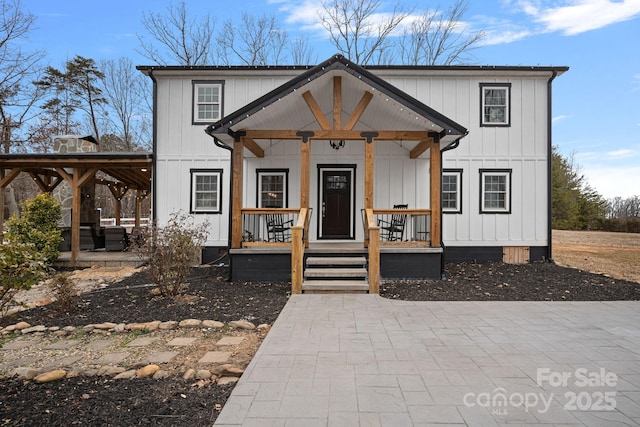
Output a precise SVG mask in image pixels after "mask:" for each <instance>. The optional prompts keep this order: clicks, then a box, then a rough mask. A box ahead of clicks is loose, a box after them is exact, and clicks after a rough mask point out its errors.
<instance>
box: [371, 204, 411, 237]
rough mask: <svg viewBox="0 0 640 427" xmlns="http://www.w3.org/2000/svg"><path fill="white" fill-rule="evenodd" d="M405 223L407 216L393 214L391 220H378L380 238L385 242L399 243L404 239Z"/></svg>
mask: <svg viewBox="0 0 640 427" xmlns="http://www.w3.org/2000/svg"><path fill="white" fill-rule="evenodd" d="M408 207H409V205H393V209H407V208H408ZM406 223H407V214H401V213H394V214H392V215H391V220H390V221H386V220H384V219H379V220H378V226H379V227H380V230H381V232H380V237H381V238H382V240H384V241H387V242H401V241H402V239H403V237H404V226H405V224H406Z"/></svg>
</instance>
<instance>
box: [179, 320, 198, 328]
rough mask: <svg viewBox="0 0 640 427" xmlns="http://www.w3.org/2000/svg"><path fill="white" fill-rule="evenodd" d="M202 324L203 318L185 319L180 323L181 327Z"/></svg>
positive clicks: (195, 326) (196, 326) (192, 326)
mask: <svg viewBox="0 0 640 427" xmlns="http://www.w3.org/2000/svg"><path fill="white" fill-rule="evenodd" d="M200 325H202V320H198V319H185V320H183V321H182V322H180V323H178V326H179V327H181V328H199V327H200Z"/></svg>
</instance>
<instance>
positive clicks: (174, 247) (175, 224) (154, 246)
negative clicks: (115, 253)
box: [134, 212, 209, 297]
mask: <svg viewBox="0 0 640 427" xmlns="http://www.w3.org/2000/svg"><path fill="white" fill-rule="evenodd" d="M208 226H209V224H208V221H206V220H205V221H204V223H202V224H196V222H195V219H194V218H193V216H191V215H187V214H185V213H184V212H177V213H173V214H171V216H170V218H169V221H168V222H167V225H166V226H164V227H159V226H158V225H157V224H152V225H150V226H149V227H147V228H145V229H143V231H142V232H141V235H140V236H139V238H137V239H136V241H135V242H134V249H136V250H137V251H138V253H139V254H140V257H141V258H142V259H143V260H148V263H149V266H148V274H149V277H150V279H151V280H152V281H153V282H154V283H155V284H156V285H157V286H158V289H159V290H160V293H161V294H162V295H163V296H165V297H175V296H177V295H178V294H180V293H181V292H182V291H183V289H184V285H185V284H186V281H187V278H188V277H189V270H190V269H191V266H192V265H194V264H196V263H198V262H199V260H200V256H201V253H202V246H203V245H204V242H205V240H206V237H207V234H208V233H207V227H208Z"/></svg>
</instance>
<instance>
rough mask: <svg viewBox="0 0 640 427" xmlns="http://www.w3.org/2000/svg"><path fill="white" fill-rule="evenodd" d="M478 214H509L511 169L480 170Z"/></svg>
mask: <svg viewBox="0 0 640 427" xmlns="http://www.w3.org/2000/svg"><path fill="white" fill-rule="evenodd" d="M480 213H511V169H480Z"/></svg>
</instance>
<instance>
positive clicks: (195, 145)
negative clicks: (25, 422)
mask: <svg viewBox="0 0 640 427" xmlns="http://www.w3.org/2000/svg"><path fill="white" fill-rule="evenodd" d="M298 72H299V71H298V70H290V71H287V72H282V71H278V72H270V71H269V70H265V71H264V73H263V74H262V75H256V74H255V73H252V72H250V71H245V72H233V73H231V74H227V73H228V72H227V73H225V71H224V70H214V71H207V72H206V73H205V72H204V71H199V72H197V73H189V72H182V74H181V75H180V73H177V74H176V75H175V76H158V77H157V79H158V98H157V123H156V125H157V152H156V153H157V154H156V187H155V189H154V190H155V194H156V209H157V212H156V217H157V218H158V219H159V220H160V221H163V220H165V219H166V218H168V215H169V214H170V213H171V212H173V211H175V210H178V209H182V210H188V209H189V202H190V178H191V177H190V173H189V171H190V170H191V169H222V170H223V182H222V184H223V186H222V192H223V201H222V214H219V215H212V214H209V215H207V217H208V218H209V221H210V223H211V226H210V234H209V240H208V241H207V245H208V246H225V245H226V244H227V242H228V203H229V191H230V187H229V183H230V177H231V171H230V170H229V166H230V160H229V152H228V151H226V150H224V149H221V148H219V147H217V146H216V145H215V144H214V142H213V140H212V138H211V137H210V136H208V135H206V134H205V133H204V128H205V125H193V124H192V114H193V112H192V109H193V99H192V81H193V80H222V81H224V108H223V114H224V115H227V114H230V113H231V112H233V111H235V110H237V109H239V108H242V107H243V106H245V105H246V104H248V103H250V102H252V101H254V100H255V99H256V98H258V97H260V96H261V95H263V94H265V93H267V92H269V91H270V90H272V89H274V88H276V87H278V86H279V85H281V84H283V83H285V82H287V81H289V80H290V79H291V78H293V77H294V76H295V75H297V73H298ZM374 72H375V73H376V74H377V75H379V76H380V77H382V78H384V79H385V80H387V81H388V82H389V83H390V84H392V85H394V86H396V87H398V88H399V89H400V90H403V91H404V92H406V93H407V94H409V95H410V96H413V97H415V98H417V99H418V100H420V101H421V102H423V103H424V104H426V105H428V106H429V107H431V108H433V109H434V110H436V111H438V112H439V113H441V114H444V115H445V116H447V117H449V118H451V119H452V120H454V121H456V122H457V123H460V124H461V125H462V126H464V127H466V128H467V129H469V134H468V135H467V136H466V137H465V138H463V139H462V140H461V142H460V145H459V146H458V147H457V148H456V149H455V150H451V151H447V152H445V153H444V154H443V168H453V169H462V170H463V173H462V213H461V214H444V215H443V227H442V230H443V241H444V242H445V244H446V245H448V246H545V245H546V244H547V172H546V171H547V157H548V155H549V153H547V81H548V76H546V75H544V73H539V74H536V73H526V74H522V75H519V74H518V73H511V74H509V73H507V72H502V74H501V75H498V74H497V73H492V72H491V70H487V71H479V72H477V73H476V74H472V73H469V72H466V73H461V72H459V73H455V74H447V73H445V72H443V71H437V72H436V71H433V72H419V71H411V72H405V71H403V70H400V71H399V70H391V71H386V70H375V71H374ZM481 83H509V84H510V85H511V90H510V101H511V102H510V110H511V111H510V118H511V120H510V126H509V127H481V126H480V113H481V111H480V109H481V106H480V84H481ZM311 144H312V151H311V153H312V164H311V177H310V178H311V182H310V185H311V188H310V190H311V194H310V205H311V207H312V208H313V209H314V212H313V219H312V222H311V224H312V230H311V233H310V236H311V237H312V239H313V238H315V237H316V236H317V229H316V224H317V215H318V212H319V209H318V206H317V205H318V169H317V165H318V164H355V165H356V167H357V170H356V181H355V190H356V195H355V210H356V212H355V214H356V227H355V230H356V239H358V240H361V239H362V238H363V231H362V227H361V220H360V209H361V208H362V203H363V186H364V183H363V173H364V143H363V142H361V141H358V142H352V141H347V146H346V147H345V148H343V149H341V150H340V151H336V150H333V149H332V148H330V147H329V146H328V144H327V143H326V142H323V141H313V142H312V143H311ZM375 150H376V159H375V183H374V205H375V207H377V208H388V207H391V206H392V205H394V204H399V203H407V204H408V205H409V207H411V208H418V209H419V208H428V207H429V184H428V182H429V160H428V153H425V154H424V155H423V156H422V158H420V159H417V160H411V159H409V156H408V152H409V150H408V148H407V147H403V144H402V143H388V142H378V143H376V149H375ZM265 152H266V156H265V158H263V159H257V158H252V157H249V158H248V159H246V160H245V168H244V183H245V190H244V195H243V196H244V206H246V207H253V206H255V205H256V169H265V168H274V169H281V168H287V169H289V187H288V189H289V206H290V207H297V206H299V196H300V194H299V193H300V187H299V181H300V179H299V164H300V157H299V156H300V154H299V153H300V151H299V143H298V142H293V141H285V142H280V143H274V144H273V145H272V146H271V147H268V148H267V149H266V150H265ZM492 168H499V169H511V170H512V175H511V178H512V181H511V214H480V212H479V211H480V208H479V206H480V174H479V170H480V169H492ZM198 216H199V215H198ZM202 218H204V216H202Z"/></svg>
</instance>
